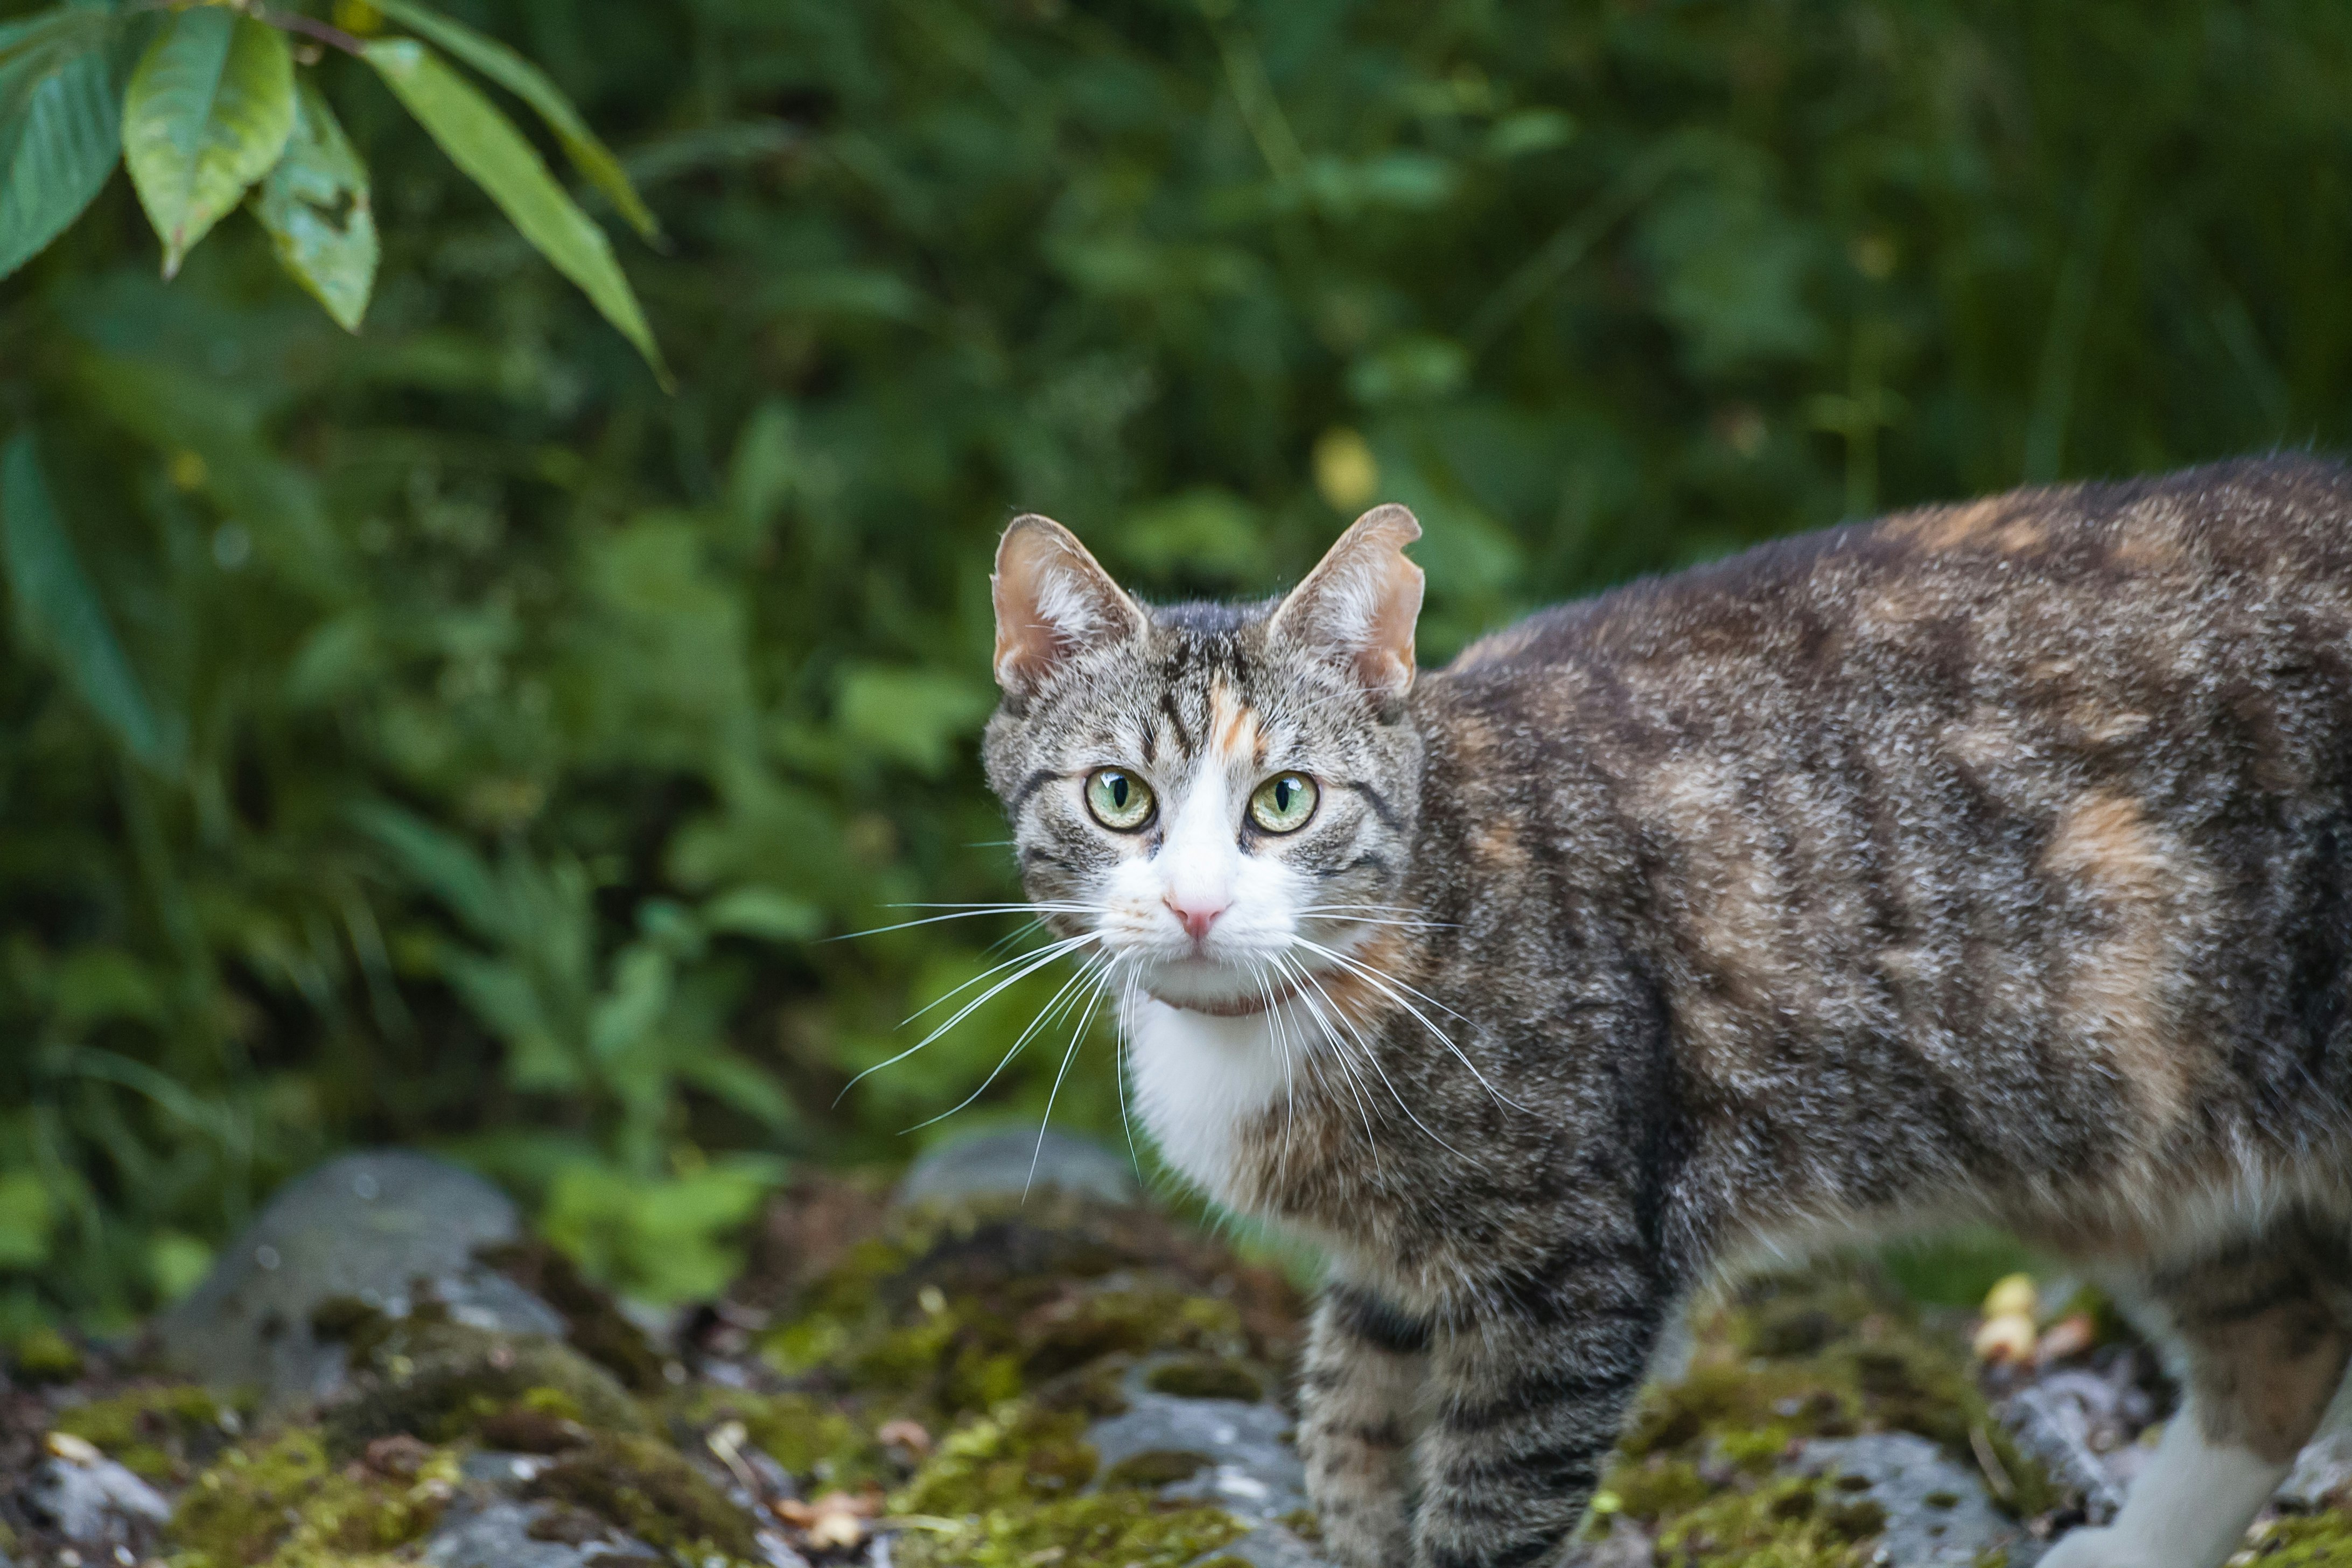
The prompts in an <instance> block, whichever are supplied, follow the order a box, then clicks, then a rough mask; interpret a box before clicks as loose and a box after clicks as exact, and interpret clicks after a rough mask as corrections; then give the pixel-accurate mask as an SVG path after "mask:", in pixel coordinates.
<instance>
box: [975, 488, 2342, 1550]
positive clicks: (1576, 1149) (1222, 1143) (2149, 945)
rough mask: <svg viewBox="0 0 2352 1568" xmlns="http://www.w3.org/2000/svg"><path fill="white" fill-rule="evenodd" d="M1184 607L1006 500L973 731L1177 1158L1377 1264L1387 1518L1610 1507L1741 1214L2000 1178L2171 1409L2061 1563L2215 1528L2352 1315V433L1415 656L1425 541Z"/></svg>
mask: <svg viewBox="0 0 2352 1568" xmlns="http://www.w3.org/2000/svg"><path fill="white" fill-rule="evenodd" d="M1420 533H1421V530H1420V526H1419V524H1418V523H1417V522H1416V521H1415V520H1414V519H1413V517H1412V514H1411V513H1410V512H1409V511H1407V510H1405V509H1403V508H1402V507H1398V506H1392V505H1391V506H1382V507H1380V508H1378V509H1377V510H1372V511H1370V512H1368V513H1366V514H1365V515H1364V516H1363V517H1362V518H1360V520H1359V521H1357V522H1356V523H1355V524H1354V526H1352V527H1351V528H1349V530H1348V531H1347V532H1346V533H1345V535H1344V536H1343V537H1342V538H1340V539H1339V542H1337V543H1336V544H1335V545H1334V546H1333V547H1332V549H1331V551H1330V552H1329V553H1328V555H1327V556H1326V557H1325V558H1324V559H1323V561H1322V563H1320V564H1319V565H1318V566H1317V567H1316V568H1315V570H1314V571H1313V572H1312V573H1310V574H1308V575H1307V577H1306V578H1305V579H1303V580H1302V581H1301V582H1300V583H1299V584H1297V586H1296V587H1295V588H1294V589H1292V590H1291V592H1290V593H1288V594H1287V595H1284V596H1282V597H1280V598H1278V599H1274V600H1269V601H1266V602H1264V603H1256V604H1243V605H1223V604H1181V605H1156V606H1147V605H1144V604H1143V603H1141V602H1139V600H1138V599H1136V598H1135V597H1133V596H1132V595H1129V594H1128V593H1127V592H1125V591H1124V590H1122V589H1121V588H1120V587H1119V586H1118V584H1116V583H1115V582H1114V581H1113V580H1112V579H1111V577H1110V576H1109V575H1108V574H1106V573H1105V572H1104V571H1103V570H1102V568H1101V567H1100V566H1099V565H1097V563H1096V562H1095V560H1094V559H1093V557H1092V556H1090V555H1089V554H1088V553H1087V551H1086V549H1085V548H1084V546H1082V545H1081V544H1080V543H1079V542H1078V541H1077V540H1076V537H1075V536H1073V535H1072V534H1071V533H1070V532H1069V531H1066V529H1064V528H1062V527H1061V526H1060V525H1059V524H1057V523H1055V522H1052V521H1048V520H1046V519H1044V518H1041V517H1034V516H1024V517H1022V518H1019V519H1017V520H1016V521H1013V524H1012V525H1011V527H1010V528H1009V529H1008V531H1006V533H1005V534H1004V537H1003V543H1002V546H1001V548H1000V551H999V552H998V557H997V563H996V571H995V575H994V578H993V589H994V597H995V610H996V618H997V619H996V624H997V642H996V655H995V673H996V678H997V680H998V683H999V685H1000V688H1001V690H1002V705H1001V707H1000V708H999V710H997V712H996V714H995V716H994V717H993V718H992V721H990V723H989V726H988V730H987V733H986V738H985V742H984V746H983V753H984V760H985V763H986V767H987V772H988V776H989V780H990V782H991V784H992V787H993V788H994V789H995V791H996V792H997V794H998V795H999V796H1000V797H1001V798H1002V800H1003V805H1004V806H1005V808H1006V810H1007V812H1008V814H1009V816H1010V817H1011V819H1012V822H1013V830H1014V839H1013V842H1014V845H1015V846H1016V848H1017V853H1018V858H1019V866H1020V872H1021V875H1022V878H1023V879H1024V886H1025V889H1026V891H1027V893H1028V895H1029V897H1030V899H1031V900H1033V901H1034V907H1035V908H1036V909H1037V910H1038V911H1039V912H1040V913H1041V914H1042V915H1043V918H1044V919H1045V921H1046V923H1047V924H1048V926H1049V927H1051V928H1052V929H1053V930H1054V931H1055V932H1056V933H1057V934H1058V935H1059V936H1060V937H1061V938H1062V939H1064V941H1065V942H1066V944H1067V945H1068V946H1069V948H1070V949H1071V951H1073V952H1077V953H1078V954H1079V955H1080V956H1081V958H1082V960H1083V961H1084V962H1085V963H1087V964H1089V965H1090V966H1091V967H1090V969H1089V971H1088V973H1089V976H1090V977H1091V978H1092V979H1093V980H1094V981H1095V982H1096V983H1097V984H1099V985H1101V986H1102V987H1103V988H1104V990H1105V992H1106V993H1107V994H1110V995H1112V996H1114V997H1115V998H1118V999H1120V1000H1119V1011H1120V1028H1121V1031H1122V1038H1123V1041H1124V1050H1125V1053H1126V1056H1127V1060H1128V1070H1129V1074H1130V1076H1131V1092H1132V1099H1133V1103H1134V1105H1135V1107H1136V1108H1137V1110H1138V1111H1139V1119H1140V1120H1141V1121H1143V1122H1144V1123H1145V1125H1146V1126H1147V1127H1148V1129H1149V1131H1150V1134H1151V1135H1152V1137H1153V1138H1154V1139H1156V1140H1157V1142H1158V1145H1159V1147H1160V1150H1161V1151H1162V1152H1164V1154H1165V1156H1166V1158H1167V1160H1168V1161H1169V1163H1171V1165H1173V1166H1174V1167H1175V1169H1176V1170H1177V1171H1179V1172H1181V1173H1182V1174H1183V1176H1184V1177H1185V1178H1187V1179H1188V1180H1190V1181H1191V1182H1192V1183H1194V1184H1197V1185H1198V1186H1199V1187H1200V1188H1201V1189H1202V1191H1203V1192H1204V1193H1206V1194H1209V1195H1210V1196H1211V1197H1212V1198H1213V1199H1214V1200H1216V1201H1217V1202H1218V1203H1221V1204H1223V1205H1226V1206H1228V1207H1229V1208H1231V1209H1232V1210H1234V1211H1237V1212H1239V1213H1243V1214H1246V1215H1256V1216H1260V1217H1262V1218H1264V1219H1265V1220H1267V1221H1270V1222H1272V1223H1273V1224H1275V1225H1276V1226H1281V1227H1286V1228H1287V1229H1288V1230H1289V1231H1291V1232H1293V1233H1295V1234H1297V1235H1298V1236H1300V1237H1305V1238H1307V1239H1309V1240H1311V1241H1312V1242H1313V1243H1315V1244H1316V1245H1317V1246H1318V1247H1320V1248H1321V1249H1322V1250H1323V1251H1324V1252H1325V1253H1326V1254H1327V1255H1328V1258H1329V1259H1330V1270H1331V1272H1330V1279H1329V1282H1328V1286H1327V1288H1326V1289H1324V1291H1323V1292H1322V1295H1321V1298H1320V1300H1319V1301H1318V1306H1317V1308H1316V1310H1315V1314H1314V1318H1313V1321H1312V1324H1311V1329H1310V1334H1309V1341H1308V1346H1307V1352H1306V1353H1305V1357H1304V1363H1303V1373H1302V1384H1301V1388H1300V1400H1301V1412H1302V1414H1301V1419H1300V1424H1299V1428H1298V1431H1299V1439H1300V1446H1301V1448H1302V1451H1303V1457H1304V1459H1305V1463H1306V1467H1307V1477H1308V1485H1309V1489H1310V1491H1311V1493H1312V1495H1313V1498H1314V1500H1315V1502H1316V1504H1317V1506H1318V1510H1320V1515H1321V1519H1322V1525H1323V1531H1324V1539H1325V1541H1326V1542H1327V1548H1326V1549H1327V1550H1328V1552H1330V1553H1332V1554H1333V1555H1334V1556H1335V1557H1336V1558H1337V1559H1338V1560H1339V1561H1340V1562H1342V1563H1348V1564H1350V1565H1352V1568H1403V1565H1404V1564H1407V1563H1410V1564H1412V1565H1413V1568H1523V1565H1527V1564H1535V1563H1559V1562H1562V1561H1565V1560H1566V1559H1567V1558H1568V1557H1569V1556H1570V1554H1571V1553H1572V1552H1573V1551H1574V1546H1573V1542H1572V1537H1573V1536H1574V1534H1575V1532H1576V1531H1577V1530H1578V1528H1579V1526H1580V1521H1581V1520H1582V1518H1583V1516H1584V1513H1585V1510H1586V1505H1587V1503H1588V1500H1590V1498H1591V1493H1592V1491H1593V1489H1594V1487H1595V1484H1596V1480H1597V1478H1598V1476H1599V1474H1600V1471H1601V1465H1602V1463H1603V1461H1604V1460H1605V1458H1607V1455H1608V1453H1609V1450H1610V1448H1611V1447H1612V1442H1613V1441H1614V1439H1615V1437H1616V1436H1617V1434H1618V1432H1619V1428H1620V1424H1621V1421H1622V1419H1623V1417H1624V1415H1625V1412H1626V1409H1627V1406H1628V1404H1629V1401H1630V1399H1631V1396H1632V1395H1633V1393H1634V1391H1635V1388H1636V1386H1637V1384H1640V1382H1641V1381H1642V1380H1643V1376H1644V1372H1645V1369H1646V1368H1647V1367H1648V1366H1649V1365H1650V1364H1651V1363H1652V1360H1653V1357H1654V1353H1655V1352H1656V1348H1657V1346H1658V1344H1659V1342H1660V1338H1661V1333H1662V1331H1664V1329H1665V1327H1666V1325H1667V1324H1668V1323H1669V1321H1670V1320H1672V1319H1673V1318H1674V1317H1675V1313H1676V1312H1677V1310H1678V1309H1679V1308H1680V1307H1681V1305H1682V1304H1683V1303H1685V1302H1686V1301H1687V1300H1688V1299H1689V1297H1690V1296H1691V1294H1692V1293H1693V1292H1694V1291H1695V1290H1696V1289H1699V1288H1700V1287H1701V1286H1702V1285H1704V1284H1705V1283H1706V1281H1707V1279H1709V1278H1710V1277H1711V1275H1712V1274H1713V1273H1714V1272H1715V1271H1716V1270H1717V1269H1718V1268H1721V1267H1723V1266H1724V1265H1725V1264H1726V1263H1727V1262H1728V1261H1732V1260H1736V1259H1737V1258H1740V1257H1742V1256H1743V1255H1748V1254H1752V1253H1756V1252H1758V1251H1759V1250H1762V1249H1769V1250H1770V1251H1773V1252H1777V1253H1786V1252H1788V1251H1789V1250H1790V1249H1792V1248H1799V1247H1811V1246H1816V1245H1821V1244H1825V1243H1834V1242H1841V1241H1846V1240H1853V1239H1858V1238H1869V1237H1885V1236H1889V1235H1893V1234H1895V1233H1898V1232H1901V1231H1904V1230H1906V1229H1908V1228H1912V1227H1918V1226H1935V1225H1941V1224H1948V1223H1951V1222H1958V1221H1966V1220H1979V1219H1981V1220H1990V1221H1993V1222H1997V1223H1999V1224H2001V1225H2005V1226H2009V1227H2011V1229H2013V1230H2014V1231H2015V1232H2017V1233H2018V1234H2020V1235H2021V1236H2022V1237H2026V1238H2028V1239H2029V1240H2031V1241H2032V1242H2033V1243H2035V1244H2037V1245H2039V1246H2041V1247H2044V1248H2047V1249H2048V1250H2050V1251H2051V1252H2053V1253H2055V1254H2057V1255H2059V1256H2062V1257H2064V1258H2068V1259H2070V1260H2074V1261H2075V1262H2078V1263H2080V1264H2082V1265H2083V1266H2084V1267H2086V1268H2090V1267H2096V1268H2099V1269H2101V1270H2103V1271H2104V1273H2105V1275H2107V1276H2110V1277H2112V1278H2114V1279H2116V1281H2117V1282H2118V1283H2119V1285H2120V1286H2122V1287H2126V1288H2127V1290H2128V1295H2129V1297H2130V1299H2131V1300H2134V1301H2135V1302H2136V1303H2137V1305H2138V1308H2139V1309H2140V1310H2143V1312H2144V1315H2146V1316H2147V1317H2148V1318H2149V1319H2150V1320H2151V1321H2156V1322H2158V1324H2159V1326H2160V1328H2161V1331H2162V1332H2163V1333H2164V1335H2165V1336H2166V1337H2167V1340H2168V1343H2170V1344H2171V1345H2172V1346H2174V1347H2176V1349H2177V1353H2178V1356H2179V1372H2180V1375H2181V1377H2182V1380H2183V1384H2184V1387H2185V1389H2186V1391H2187V1392H2186V1396H2185V1405H2184V1407H2183V1409H2182V1410H2181V1412H2180V1413H2179V1415H2178V1416H2177V1417H2176V1418H2175V1419H2174V1420H2172V1421H2171V1422H2170V1423H2169V1424H2168V1426H2167V1427H2166V1429H2165V1434H2164V1437H2163V1441H2162V1443H2161V1446H2160V1447H2159V1449H2158V1453H2157V1454H2156V1456H2155V1457H2154V1458H2153V1460H2152V1462H2151V1466H2150V1468H2149V1469H2148V1470H2147V1472H2146V1474H2145V1476H2144V1479H2141V1480H2140V1482H2139V1484H2138V1485H2137V1487H2136V1488H2135V1489H2133V1491H2132V1493H2131V1495H2130V1497H2129V1498H2128V1500H2126V1505H2125V1507H2124V1508H2123V1510H2121V1512H2120V1514H2119V1515H2118V1516H2117V1518H2116V1520H2115V1521H2114V1522H2113V1523H2111V1524H2109V1525H2106V1526H2104V1527H2098V1528H2083V1529H2078V1530H2075V1531H2073V1532H2071V1533H2069V1534H2067V1535H2066V1536H2064V1537H2063V1539H2062V1540H2061V1542H2060V1543H2059V1544H2058V1545H2057V1547H2056V1548H2055V1549H2054V1550H2053V1552H2052V1553H2051V1554H2050V1555H2049V1556H2048V1557H2047V1558H2045V1559H2044V1563H2045V1564H2046V1565H2047V1568H2126V1565H2128V1568H2211V1565H2212V1564H2216V1563H2220V1562H2221V1560H2222V1559H2223V1558H2224V1557H2225V1556H2227V1555H2228V1554H2229V1552H2231V1550H2233V1549H2234V1547H2235V1545H2236V1544H2237V1542H2238V1541H2239V1538H2240V1536H2241V1534H2242V1531H2244V1529H2245V1527H2246V1525H2247V1523H2248V1522H2249V1521H2250V1520H2251V1518H2252V1515H2253V1514H2254V1512H2255V1511H2256V1510H2257V1509H2258V1508H2259V1507H2260V1506H2261V1504H2262V1503H2263V1500H2265V1499H2266V1498H2267V1497H2268V1495H2269V1494H2270V1492H2271V1491H2272V1490H2273V1488H2274V1487H2275V1486H2276V1484H2277V1483H2278V1481H2279V1479H2281V1477H2282V1476H2283V1475H2284V1471H2285V1468H2286V1467H2287V1464H2288V1461H2289V1460H2291V1459H2292V1458H2294V1455H2295V1453H2296V1451H2297V1449H2298V1448H2299V1447H2301V1445H2302V1444H2303V1443H2304V1442H2305V1439H2306V1438H2307V1437H2308V1436H2310V1435H2311V1433H2312V1431H2313V1428H2314V1426H2315V1423H2316V1422H2317V1421H2318V1419H2319V1417H2320V1415H2321V1413H2322V1410H2323V1407H2325V1406H2326V1405H2327V1404H2328V1402H2329V1396H2330V1394H2332V1393H2333V1392H2334V1390H2335V1389H2336V1386H2337V1385H2338V1384H2339V1383H2340V1382H2341V1381H2342V1380H2343V1376H2344V1372H2345V1366H2346V1361H2347V1352H2352V1012H2347V1005H2352V975H2347V952H2352V816H2347V805H2352V800H2347V787H2348V786H2352V473H2347V471H2346V470H2345V469H2343V468H2338V467H2336V466H2334V465H2332V464H2330V463H2328V462H2326V461H2323V460H2319V459H2316V458H2303V457H2277V458H2266V459H2261V460H2253V461H2247V462H2242V463H2237V464H2230V465H2222V466H2218V467H2210V468H2199V469H2194V470H2191V471H2189V472H2185V473H2181V474H2178V475H2175V476H2172V477H2170V478H2165V479H2152V480H2145V481H2138V482H2133V483H2125V484H2091V485H2083V486H2079V487H2074V488H2067V489H2027V490H2021V491H2018V492H2016V493H2013V494H2010V495H2005V496H2000V497H1997V498H1995V499H1991V500H1979V501H1977V502H1974V503H1972V504H1969V505H1963V506H1948V507H1931V508H1927V509H1924V510H1913V511H1906V512H1903V513H1900V514H1898V515H1895V516H1890V517H1887V518H1885V519H1882V520H1879V521H1873V522H1867V523H1858V524H1853V525H1849V526H1845V527H1842V528H1837V529H1832V530H1830V531H1825V532H1821V533H1816V534H1812V535H1810V536H1806V537H1801V538H1798V539H1793V540H1789V541H1784V542H1777V543H1772V544H1768V545H1765V546H1762V547H1760V548H1759V549H1755V550H1752V551H1750V552H1748V553H1746V554H1743V555H1739V556H1737V557H1734V558H1732V559H1730V560H1727V561H1725V562H1722V563H1717V564H1713V565H1707V566H1704V567H1699V568H1696V569H1693V570H1689V571H1685V572H1683V573H1680V574H1675V575H1672V576H1667V577H1662V578H1657V579H1654V580H1650V581H1644V582H1640V583H1636V584H1632V585H1630V586H1626V587H1622V588H1619V589H1616V590H1615V591H1613V592H1611V593H1607V594H1604V595H1601V596H1600V597H1598V598H1595V599H1591V600H1590V601H1587V602H1584V603H1580V604H1573V605H1565V606H1561V607H1558V608H1554V609H1550V610H1547V611H1544V612H1542V613H1540V614H1538V615H1536V616H1533V617H1531V618H1529V619H1528V620H1526V621H1523V622H1521V623H1519V624H1518V625H1517V626H1512V627H1510V628H1508V629H1507V630H1504V631H1500V632H1497V633H1496V634H1494V635H1493V636H1490V637H1486V639H1485V640H1483V641H1480V642H1477V643H1475V644H1474V645H1472V646H1471V647H1469V648H1468V649H1467V650H1466V651H1465V652H1464V653H1462V654H1461V656H1460V657H1459V658H1455V659H1454V661H1453V662H1452V663H1451V664H1449V665H1447V666H1446V667H1444V668H1441V669H1435V670H1431V671H1425V672H1417V671H1416V667H1415V661H1414V657H1413V635H1414V625H1415V622H1416V619H1417V617H1418V616H1419V612H1420V606H1421V598H1422V574H1421V572H1420V570H1419V569H1418V568H1417V567H1416V566H1414V565H1413V564H1412V562H1411V561H1410V560H1408V559H1407V557H1406V556H1405V554H1404V547H1405V546H1406V545H1407V544H1409V543H1411V542H1412V541H1413V540H1415V539H1417V538H1419V537H1420Z"/></svg>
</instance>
